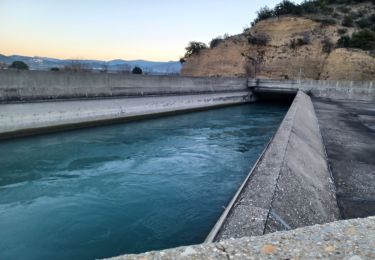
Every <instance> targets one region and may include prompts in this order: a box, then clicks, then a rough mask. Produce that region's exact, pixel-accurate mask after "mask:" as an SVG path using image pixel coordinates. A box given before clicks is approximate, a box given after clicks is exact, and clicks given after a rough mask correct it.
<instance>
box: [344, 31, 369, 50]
mask: <svg viewBox="0 0 375 260" xmlns="http://www.w3.org/2000/svg"><path fill="white" fill-rule="evenodd" d="M337 46H338V47H344V48H358V49H362V50H375V32H374V31H371V30H368V29H365V30H362V31H359V32H357V33H353V35H352V37H349V36H347V35H345V36H342V37H341V38H340V39H339V40H338V41H337Z"/></svg>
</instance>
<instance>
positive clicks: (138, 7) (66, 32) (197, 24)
mask: <svg viewBox="0 0 375 260" xmlns="http://www.w3.org/2000/svg"><path fill="white" fill-rule="evenodd" d="M280 1H281V0H264V1H258V0H0V53H1V54H4V55H12V54H19V55H26V56H41V57H53V58H66V59H77V58H79V59H99V60H112V59H126V60H134V59H145V60H153V61H169V60H178V59H179V57H182V56H183V55H184V52H185V50H184V49H185V47H186V45H187V43H188V42H189V41H202V42H206V43H209V41H210V40H211V39H212V38H214V37H216V36H219V35H223V34H224V33H228V34H229V35H233V34H238V33H241V32H242V30H243V28H244V27H245V26H249V24H250V22H251V21H252V20H253V19H254V18H255V16H256V12H257V11H258V10H259V8H261V7H263V6H269V7H273V6H274V5H275V4H277V3H278V2H280ZM296 2H301V1H296Z"/></svg>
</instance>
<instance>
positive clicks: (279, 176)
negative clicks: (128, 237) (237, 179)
mask: <svg viewBox="0 0 375 260" xmlns="http://www.w3.org/2000/svg"><path fill="white" fill-rule="evenodd" d="M250 174H251V175H250V178H249V179H248V181H247V183H246V185H245V186H244V188H243V190H242V191H241V193H240V195H239V197H238V199H237V201H236V203H235V205H234V206H233V208H232V209H231V211H230V212H229V214H228V215H227V216H226V218H225V221H224V222H223V223H222V224H220V225H221V227H220V228H219V229H217V230H218V232H217V234H215V235H212V234H210V236H209V237H212V240H219V241H220V240H223V239H228V238H240V237H244V236H254V235H263V234H266V233H271V232H275V231H279V230H288V229H294V228H298V227H303V226H308V225H314V224H318V223H327V222H331V221H335V220H337V219H339V210H338V206H337V203H336V198H335V192H334V186H333V182H332V179H331V175H330V172H329V168H328V164H327V160H326V154H325V150H324V145H323V142H322V137H321V135H320V130H319V126H318V122H317V119H316V116H315V112H314V108H313V105H312V103H311V100H310V98H309V97H308V96H307V95H306V94H304V93H303V92H299V93H298V95H297V97H296V98H295V100H294V102H293V104H292V106H291V107H290V109H289V111H288V113H287V115H286V116H285V118H284V120H283V122H282V123H281V125H280V128H279V129H278V131H277V133H276V134H275V137H274V138H273V140H272V141H271V143H270V145H269V147H268V148H267V150H266V151H265V153H264V154H263V156H262V158H261V159H260V161H259V162H258V164H257V165H256V166H255V168H254V170H253V171H252V172H251V173H250Z"/></svg>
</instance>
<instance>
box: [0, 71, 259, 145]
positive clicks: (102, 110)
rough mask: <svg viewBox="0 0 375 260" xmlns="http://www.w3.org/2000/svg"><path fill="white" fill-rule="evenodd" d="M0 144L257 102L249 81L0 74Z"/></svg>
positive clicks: (97, 75)
mask: <svg viewBox="0 0 375 260" xmlns="http://www.w3.org/2000/svg"><path fill="white" fill-rule="evenodd" d="M0 101H2V104H0V139H1V138H10V137H15V136H23V135H29V134H35V133H43V132H51V131H57V130H66V129H73V128H77V127H86V126H94V125H100V124H107V123H113V122H124V121H128V120H134V119H140V118H145V117H154V116H160V115H166V114H170V113H181V112H186V111H193V110H200V109H207V108H213V107H218V106H226V105H233V104H241V103H246V102H251V101H254V96H253V95H252V93H251V91H250V90H249V89H248V88H247V80H246V79H240V78H237V79H234V78H207V79H205V78H197V79H196V78H184V77H165V76H136V75H113V74H92V73H54V72H36V71H28V72H27V71H26V72H25V71H22V72H21V71H0Z"/></svg>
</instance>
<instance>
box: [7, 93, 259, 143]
mask: <svg viewBox="0 0 375 260" xmlns="http://www.w3.org/2000/svg"><path fill="white" fill-rule="evenodd" d="M251 101H254V97H253V96H252V95H251V94H250V93H249V92H248V91H242V92H230V93H210V94H196V95H183V96H181V95H180V96H156V97H150V96H148V97H136V98H134V97H133V98H112V99H98V100H92V99H87V100H70V101H61V102H31V103H14V104H0V139H5V138H10V137H16V136H23V135H31V134H35V133H43V132H54V131H61V130H66V129H73V128H78V127H87V126H95V125H101V124H108V123H112V122H124V121H129V120H134V119H140V118H145V117H154V116H159V115H165V114H173V113H181V112H186V111H192V110H201V109H208V108H212V107H218V106H226V105H233V104H241V103H247V102H251Z"/></svg>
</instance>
